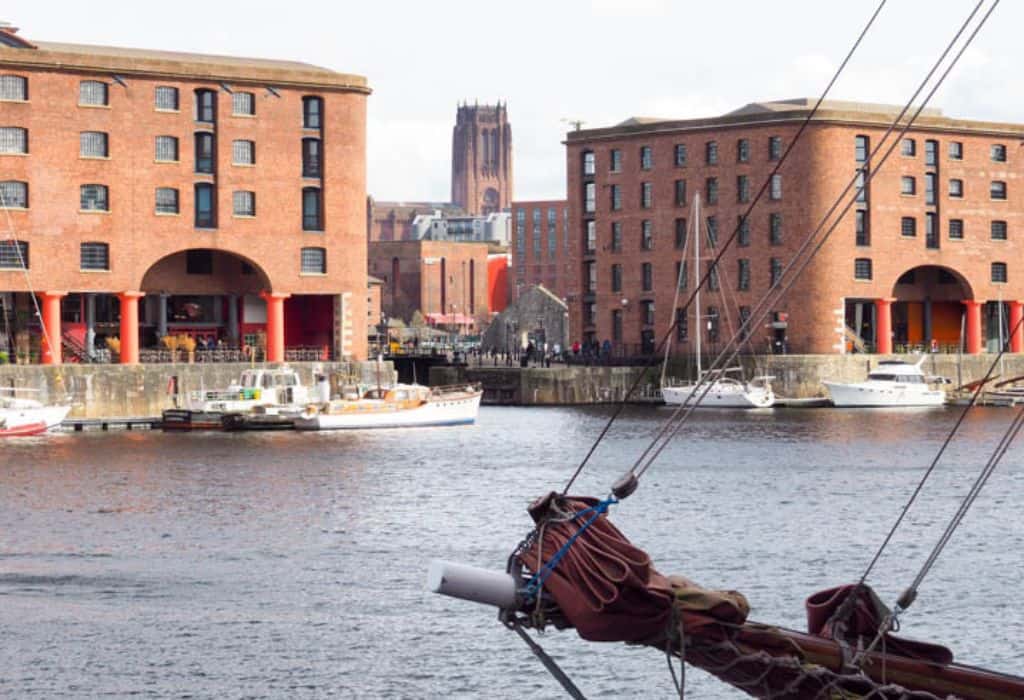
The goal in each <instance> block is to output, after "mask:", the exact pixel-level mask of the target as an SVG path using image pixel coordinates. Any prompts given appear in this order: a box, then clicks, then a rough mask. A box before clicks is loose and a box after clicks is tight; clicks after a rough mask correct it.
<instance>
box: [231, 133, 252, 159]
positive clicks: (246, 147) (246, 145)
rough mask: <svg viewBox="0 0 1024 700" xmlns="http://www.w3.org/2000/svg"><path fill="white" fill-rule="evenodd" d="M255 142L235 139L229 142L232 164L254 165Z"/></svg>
mask: <svg viewBox="0 0 1024 700" xmlns="http://www.w3.org/2000/svg"><path fill="white" fill-rule="evenodd" d="M255 163H256V144H255V143H254V142H252V141H246V140H244V139H237V140H235V141H232V142H231V164H232V165H255Z"/></svg>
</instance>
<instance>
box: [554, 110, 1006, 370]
mask: <svg viewBox="0 0 1024 700" xmlns="http://www.w3.org/2000/svg"><path fill="white" fill-rule="evenodd" d="M812 106H813V101H810V100H805V99H798V100H785V101H780V102H768V103H755V104H750V105H747V106H746V107H743V108H741V109H738V110H736V111H734V112H731V113H729V114H726V115H723V116H720V117H713V118H708V119H692V120H682V121H665V120H649V119H631V120H629V121H627V122H624V123H622V124H620V125H618V126H614V127H610V128H605V129H590V130H582V131H573V132H570V133H569V134H568V135H567V139H566V145H567V158H568V193H569V220H570V227H571V228H572V229H573V230H574V236H575V241H576V244H575V246H574V255H575V260H576V261H577V266H576V269H577V270H578V273H577V274H579V284H580V287H581V298H580V300H579V301H578V303H577V304H576V308H574V309H573V313H572V314H571V318H572V319H573V336H574V338H580V339H585V338H590V339H596V340H598V341H599V342H600V341H603V340H604V339H605V338H608V339H611V340H612V341H613V342H615V343H617V344H620V345H622V346H625V347H631V348H637V349H640V350H646V351H649V350H650V349H651V348H652V347H653V346H654V345H655V343H656V340H655V339H656V338H657V339H660V338H661V336H662V335H663V334H664V333H665V331H666V330H667V329H668V327H669V325H670V323H671V322H672V320H673V314H674V313H675V312H674V310H673V309H672V308H671V307H672V299H673V293H674V288H675V285H676V280H677V277H678V273H679V267H678V266H679V265H680V264H684V265H688V266H689V268H692V260H684V257H688V256H689V255H690V253H689V251H688V252H687V256H684V255H683V254H682V249H683V246H684V244H685V243H686V237H687V235H688V233H687V231H688V228H687V224H688V221H689V218H690V216H691V210H692V208H693V206H692V202H693V195H694V193H695V192H698V191H699V192H700V194H701V198H702V200H703V210H702V219H703V221H702V222H701V224H702V226H703V227H709V228H711V229H712V231H713V232H715V233H716V234H717V236H716V237H717V239H719V240H724V239H725V237H727V236H728V235H730V234H731V233H732V232H733V231H734V230H735V228H736V227H737V225H738V222H739V216H740V214H741V213H743V212H744V211H745V210H746V208H747V207H748V205H749V202H750V201H751V200H752V198H753V197H754V195H755V194H756V192H757V191H758V189H759V188H760V187H761V186H762V184H763V183H764V182H765V180H766V179H767V178H768V176H769V174H770V173H771V171H772V169H773V168H774V167H775V165H776V164H777V162H778V160H779V158H781V156H782V153H783V152H784V151H785V150H786V148H787V147H788V145H789V144H790V142H791V141H792V139H793V138H794V135H795V133H796V131H797V129H798V128H799V126H800V124H801V123H802V122H803V120H804V119H805V118H806V117H807V114H808V113H809V111H810V109H811V107H812ZM897 111H898V108H896V107H892V106H887V105H870V104H860V103H849V102H839V101H830V102H825V103H824V104H823V106H822V108H821V109H820V110H819V111H818V113H817V114H816V115H815V117H814V119H813V120H812V121H811V123H810V125H809V127H808V129H807V130H806V131H805V133H804V135H803V136H802V137H801V139H800V141H799V143H797V145H796V147H795V148H794V149H793V151H792V152H791V153H790V155H789V157H788V159H787V160H786V162H785V163H784V164H783V166H782V168H781V170H780V172H779V173H778V176H777V177H776V178H775V179H774V181H773V182H771V184H770V187H769V189H768V191H767V193H766V196H765V197H764V198H763V199H762V201H761V202H760V203H759V204H758V206H757V207H756V208H755V209H754V211H753V213H752V215H751V217H750V218H749V219H748V222H747V226H746V228H745V229H743V230H741V231H740V233H739V236H738V241H737V244H734V246H733V247H732V248H731V249H730V250H729V251H728V252H727V253H726V255H725V256H724V258H723V261H722V263H721V267H720V270H719V275H718V276H717V279H716V280H714V281H717V282H718V285H717V286H718V287H719V289H718V291H717V292H715V291H711V292H709V293H707V294H705V295H704V297H703V298H702V306H703V307H704V308H702V309H701V314H702V316H704V319H702V322H701V324H700V325H699V328H700V332H702V333H706V334H708V335H707V336H705V337H704V340H705V343H707V342H708V341H710V342H711V346H712V347H714V342H715V341H716V340H717V336H718V335H719V334H721V335H722V336H723V338H722V339H723V340H724V339H725V338H727V337H729V336H730V335H731V332H732V329H728V328H722V327H721V323H722V322H723V319H725V318H726V314H725V313H723V311H724V307H725V305H726V304H731V305H733V306H732V310H733V313H732V318H733V322H734V324H735V326H738V319H739V318H741V317H742V316H743V315H744V314H748V313H750V309H751V308H753V307H754V306H755V305H756V304H757V302H758V300H760V299H761V298H762V297H763V296H764V295H765V293H766V292H767V290H768V289H769V287H770V285H771V283H772V280H773V279H774V278H775V277H776V276H777V275H779V274H780V273H781V270H782V269H783V267H784V266H785V265H786V263H788V262H789V261H790V260H791V259H792V256H793V255H794V253H795V251H796V249H797V248H798V247H799V245H800V243H801V242H802V241H803V240H804V238H805V236H807V235H808V234H809V233H810V232H811V231H812V230H814V229H815V228H816V227H817V225H818V223H819V221H821V220H822V219H823V218H824V217H825V216H826V214H827V212H828V210H829V208H830V207H831V206H832V204H833V202H834V200H835V199H836V197H838V196H839V194H840V193H841V192H842V191H843V189H844V188H845V187H846V185H847V183H848V182H849V180H850V179H851V178H853V177H855V176H857V174H858V173H864V172H873V171H872V170H871V169H872V165H873V164H872V158H871V155H870V154H871V152H872V150H873V149H874V148H875V147H876V146H877V145H878V144H879V142H880V140H881V138H882V135H883V134H884V132H885V130H886V128H887V126H888V124H889V123H890V122H891V120H892V119H893V118H894V117H895V115H896V113H897ZM1022 138H1024V125H1019V124H1002V123H990V122H981V121H971V120H964V119H954V118H949V117H945V116H943V114H942V113H941V111H940V110H937V109H929V110H925V112H924V113H923V114H922V116H921V117H920V118H918V120H917V121H916V122H915V124H914V127H913V129H912V130H911V131H909V132H908V133H907V136H906V138H905V139H903V140H902V142H901V143H900V144H898V145H897V150H896V151H895V153H894V154H893V155H892V156H891V157H890V159H889V161H888V162H886V163H885V165H884V167H882V168H881V169H880V170H878V171H877V172H876V173H874V174H873V176H872V179H871V180H870V183H869V185H868V186H867V187H866V188H865V190H864V192H863V194H862V195H861V196H860V197H858V201H856V203H855V206H854V207H853V209H852V210H851V211H850V213H849V214H848V215H847V216H846V217H845V218H844V219H843V220H842V221H841V222H840V224H839V226H838V228H837V229H836V231H835V233H834V234H833V235H832V237H831V239H830V240H829V242H828V244H827V245H826V246H825V247H824V248H823V249H822V250H821V252H820V253H819V254H818V256H817V257H816V258H815V260H814V262H813V263H811V265H810V266H809V267H808V268H807V269H806V270H805V272H804V273H803V275H802V276H801V277H800V278H799V280H798V282H797V283H796V285H795V286H794V287H793V288H792V289H791V290H790V292H789V293H788V295H787V296H786V297H785V298H784V299H783V300H782V301H781V302H780V303H779V304H778V305H777V306H776V307H775V308H773V309H772V313H773V315H772V316H771V317H770V319H769V320H770V321H771V322H770V323H768V324H767V326H766V327H765V326H764V325H763V326H762V327H760V328H756V329H754V334H753V337H752V338H751V347H752V348H754V350H755V351H758V352H763V351H765V350H767V349H769V348H775V349H777V348H780V347H784V348H787V349H788V351H789V352H798V353H837V352H838V353H842V352H848V351H850V350H852V349H854V348H858V347H863V348H866V349H868V350H877V351H878V352H891V351H893V350H894V349H896V350H900V349H911V348H914V347H925V348H931V347H934V346H938V347H940V348H943V349H953V348H954V347H956V346H957V344H958V343H959V342H960V339H961V325H962V326H963V328H964V333H963V335H964V342H965V344H966V348H967V351H968V352H981V351H982V350H983V349H988V350H993V349H995V347H996V345H997V344H998V342H997V339H998V338H999V337H1000V328H999V325H1000V324H999V323H998V320H999V319H1002V320H1003V322H1002V326H1003V328H1002V332H1003V333H1005V332H1006V331H1007V330H1008V329H1009V328H1012V327H1014V325H1015V324H1016V321H1017V320H1018V319H1019V318H1020V317H1021V313H1022V303H1021V300H1024V268H1022V263H1021V253H1022V251H1024V247H1022V242H1024V210H1022V204H1024V186H1022V184H1021V182H1022V181H1021V175H1022V166H1024V156H1022V155H1021V153H1020V150H1019V148H1018V144H1019V143H1020V142H1021V139H1022ZM877 158H878V156H876V157H875V159H876V160H877ZM850 196H852V194H851V195H850ZM705 245H706V239H705ZM708 264H709V263H708V262H704V263H702V270H701V273H702V274H703V273H704V272H706V271H707V268H706V267H704V266H705V265H708ZM686 272H687V274H686V275H685V279H684V284H685V289H684V291H686V292H689V291H691V290H692V289H693V284H694V282H695V281H696V280H697V279H699V277H698V276H697V275H695V274H694V273H693V272H694V271H693V270H692V269H688V270H687V271H686ZM684 298H685V297H684ZM1000 304H1002V307H1001V308H1000ZM577 309H578V311H577ZM705 319H707V322H705ZM680 320H681V321H683V320H684V319H682V318H681V317H680ZM689 320H690V323H686V322H682V323H680V326H679V331H678V337H679V340H680V341H681V343H682V344H681V346H677V347H682V349H683V350H682V351H683V352H685V351H686V348H687V345H686V343H687V342H688V341H690V340H692V332H693V331H694V329H693V324H692V315H691V316H690V319H689ZM735 326H734V327H735ZM1011 340H1012V349H1013V350H1014V351H1015V352H1020V351H1022V349H1024V342H1022V334H1021V333H1020V332H1018V333H1016V334H1014V336H1013V338H1012V339H1011ZM861 342H863V345H862V344H861ZM705 347H707V344H705Z"/></svg>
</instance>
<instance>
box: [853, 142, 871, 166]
mask: <svg viewBox="0 0 1024 700" xmlns="http://www.w3.org/2000/svg"><path fill="white" fill-rule="evenodd" d="M868 144H869V142H868V137H867V136H857V137H855V138H854V140H853V157H854V160H856V161H857V162H858V163H867V162H868V151H869V146H868Z"/></svg>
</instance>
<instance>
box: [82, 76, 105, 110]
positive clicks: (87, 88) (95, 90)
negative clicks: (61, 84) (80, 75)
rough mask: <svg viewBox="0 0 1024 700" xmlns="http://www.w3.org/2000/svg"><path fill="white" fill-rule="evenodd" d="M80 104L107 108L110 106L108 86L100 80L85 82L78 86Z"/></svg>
mask: <svg viewBox="0 0 1024 700" xmlns="http://www.w3.org/2000/svg"><path fill="white" fill-rule="evenodd" d="M78 104H80V105H91V106H105V105H107V104H108V95H107V84H106V83H103V82H100V81H99V80H83V81H82V82H80V83H79V84H78Z"/></svg>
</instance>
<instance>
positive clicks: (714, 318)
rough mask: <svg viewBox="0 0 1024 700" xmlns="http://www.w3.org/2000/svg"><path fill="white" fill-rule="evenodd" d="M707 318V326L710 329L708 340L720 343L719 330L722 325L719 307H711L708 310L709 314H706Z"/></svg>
mask: <svg viewBox="0 0 1024 700" xmlns="http://www.w3.org/2000/svg"><path fill="white" fill-rule="evenodd" d="M705 318H706V319H707V321H708V325H707V328H708V340H710V341H711V342H712V343H714V342H717V341H718V330H719V328H720V324H719V322H718V321H719V315H718V307H717V306H709V307H708V308H707V313H706V314H705Z"/></svg>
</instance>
